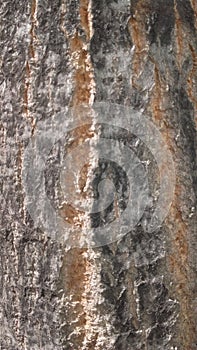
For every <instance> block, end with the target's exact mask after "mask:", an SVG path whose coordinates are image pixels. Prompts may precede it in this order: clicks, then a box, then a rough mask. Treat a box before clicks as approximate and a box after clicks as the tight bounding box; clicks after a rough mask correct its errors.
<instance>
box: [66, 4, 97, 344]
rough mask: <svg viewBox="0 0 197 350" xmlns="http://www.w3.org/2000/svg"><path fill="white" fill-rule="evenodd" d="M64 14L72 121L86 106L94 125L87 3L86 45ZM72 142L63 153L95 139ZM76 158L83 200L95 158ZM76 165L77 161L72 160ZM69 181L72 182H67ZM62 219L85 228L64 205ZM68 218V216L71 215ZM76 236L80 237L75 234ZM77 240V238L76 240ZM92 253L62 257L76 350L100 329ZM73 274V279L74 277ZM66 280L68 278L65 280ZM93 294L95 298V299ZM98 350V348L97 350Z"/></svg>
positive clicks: (84, 135) (85, 129) (85, 133)
mask: <svg viewBox="0 0 197 350" xmlns="http://www.w3.org/2000/svg"><path fill="white" fill-rule="evenodd" d="M65 14H66V6H65V5H64V4H63V5H62V24H61V28H62V31H63V32H64V34H65V36H66V38H67V40H68V42H69V47H70V56H71V63H72V66H73V68H74V76H73V80H74V83H75V86H74V92H73V95H72V100H71V103H70V106H71V107H72V108H73V109H74V110H75V111H76V117H77V118H78V119H79V122H80V106H81V105H83V104H84V105H87V106H89V108H87V115H88V117H89V119H88V123H89V122H90V121H91V123H92V124H93V125H94V113H93V111H92V109H91V105H92V104H93V102H94V95H95V82H94V70H93V66H92V63H91V57H90V53H89V44H90V40H91V37H92V35H93V25H92V14H91V0H90V1H89V0H81V1H80V4H79V14H80V21H81V26H82V28H83V30H84V32H85V34H86V41H85V42H84V41H83V40H82V38H80V37H79V35H78V33H77V32H75V34H74V35H73V36H70V35H69V33H68V32H67V30H66V28H65V26H64V25H63V20H64V15H65ZM72 136H73V138H74V140H75V141H74V142H73V143H72V144H71V145H68V147H67V151H71V150H72V148H75V147H76V145H77V144H78V143H79V141H80V142H85V141H86V140H87V139H90V138H92V137H94V136H95V132H94V130H93V129H92V128H91V126H86V125H84V126H82V127H80V128H78V129H76V130H74V132H73V134H72ZM79 157H84V159H85V160H86V166H85V167H84V169H82V170H81V173H80V178H79V179H78V185H79V189H80V196H81V197H83V198H84V200H86V196H87V193H86V188H87V187H88V184H89V182H90V181H91V176H92V170H93V164H94V161H93V159H94V158H95V157H96V155H95V154H94V152H93V151H92V150H91V149H90V152H89V154H84V155H83V154H81V153H80V154H79ZM76 162H77V160H76ZM71 181H72V179H71ZM61 211H63V215H64V218H66V220H67V221H70V222H71V223H72V224H74V225H76V224H77V225H78V226H79V232H80V228H81V229H82V228H83V226H84V225H85V224H86V221H87V218H86V214H85V213H84V212H79V211H78V210H76V208H73V207H71V206H70V205H69V204H68V203H66V204H65V205H64V206H63V208H62V209H61ZM71 214H72V215H71ZM79 235H80V233H79ZM76 238H77V239H78V240H79V239H80V237H76ZM70 260H71V261H73V264H75V265H76V266H77V268H75V266H70V265H69V264H70V263H69V261H70ZM96 260H97V259H96V253H95V252H94V251H93V250H91V249H82V250H81V249H71V250H70V251H68V252H67V253H66V254H65V258H64V271H62V273H61V275H62V276H63V275H64V277H63V278H64V279H65V283H66V285H65V290H66V293H68V294H69V295H70V296H71V298H74V299H75V298H76V297H77V303H75V302H73V301H71V303H70V308H71V312H70V313H69V315H70V316H71V317H72V315H73V313H74V314H75V315H76V318H77V319H78V321H77V324H76V325H75V329H78V334H77V332H76V333H75V334H74V338H73V341H72V343H73V344H74V345H75V347H76V349H81V350H93V349H97V343H98V342H99V337H100V333H101V331H102V329H100V328H99V324H98V323H99V321H98V319H99V316H98V312H97V305H96V303H97V300H98V299H99V298H101V286H100V271H99V270H98V267H97V266H96ZM75 274H76V276H74V275H75ZM66 276H70V277H66ZM67 278H68V279H70V283H67V282H66V279H67ZM95 291H97V296H96V297H95V295H94V294H95ZM99 349H100V348H99Z"/></svg>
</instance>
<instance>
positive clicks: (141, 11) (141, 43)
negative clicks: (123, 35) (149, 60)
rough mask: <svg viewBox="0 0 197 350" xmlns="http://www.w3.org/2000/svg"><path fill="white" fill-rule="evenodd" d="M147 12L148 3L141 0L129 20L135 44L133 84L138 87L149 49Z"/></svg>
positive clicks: (129, 28) (129, 27)
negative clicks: (138, 79)
mask: <svg viewBox="0 0 197 350" xmlns="http://www.w3.org/2000/svg"><path fill="white" fill-rule="evenodd" d="M146 12H147V7H146V4H145V3H144V1H143V0H139V1H138V3H137V5H136V7H135V11H134V15H133V16H132V17H131V18H130V19H129V21H128V30H129V33H130V35H131V38H132V41H133V43H134V45H135V51H134V56H133V60H132V68H133V69H132V70H133V77H132V86H133V87H136V88H138V86H137V82H136V81H137V78H138V77H139V75H140V73H141V72H142V70H143V68H144V63H145V59H146V57H147V51H148V41H147V37H146V28H145V21H144V19H145V14H146Z"/></svg>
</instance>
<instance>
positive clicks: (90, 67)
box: [0, 0, 197, 350]
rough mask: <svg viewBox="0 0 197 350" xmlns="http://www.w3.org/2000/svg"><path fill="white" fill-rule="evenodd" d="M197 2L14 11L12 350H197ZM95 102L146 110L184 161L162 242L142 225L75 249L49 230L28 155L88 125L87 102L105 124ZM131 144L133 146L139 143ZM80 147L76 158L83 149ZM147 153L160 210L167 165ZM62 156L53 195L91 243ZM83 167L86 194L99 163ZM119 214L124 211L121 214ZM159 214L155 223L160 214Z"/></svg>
mask: <svg viewBox="0 0 197 350" xmlns="http://www.w3.org/2000/svg"><path fill="white" fill-rule="evenodd" d="M196 4H197V3H196V0H184V1H183V0H174V1H173V0H130V1H129V0H114V1H112V0H53V1H50V0H42V1H41V0H32V1H30V0H26V1H22V0H18V1H13V0H12V1H11V0H5V1H2V2H1V4H0V28H1V30H0V36H1V40H0V65H1V69H0V110H1V120H0V145H1V162H0V167H1V182H0V185H1V195H0V200H1V204H0V220H1V231H0V244H1V264H0V269H1V280H0V281H1V282H0V348H1V349H2V350H22V349H26V350H38V349H43V350H44V349H45V350H50V349H51V350H52V349H57V350H93V349H94V350H101V349H105V350H137V349H141V350H142V349H143V350H159V349H161V350H195V349H197V339H196V334H197V333H196V329H195V327H196V323H197V318H196V314H197V303H196V296H197V292H196V291H197V286H196V279H197V274H196V270H197V269H196V263H197V254H196V231H197V230H196V219H197V217H196V193H197V178H196V144H197V143H196V126H197V39H196V38H197V5H196ZM94 102H106V103H114V104H119V105H123V106H128V107H132V108H134V110H136V111H138V112H140V113H142V114H143V115H144V116H146V118H148V120H150V121H151V122H153V123H154V125H155V126H156V127H157V129H158V130H159V132H160V133H161V135H162V137H163V139H164V140H165V143H166V145H167V146H168V148H169V150H170V152H171V154H172V157H173V160H174V165H175V170H176V185H175V191H174V197H173V202H172V205H171V208H170V211H169V213H168V216H167V217H166V219H165V221H164V222H163V223H162V226H161V227H160V228H159V229H158V230H156V231H155V232H153V233H151V234H150V233H148V232H146V230H145V229H144V228H143V225H142V223H143V220H145V217H142V221H141V222H139V224H138V225H137V226H136V227H135V228H131V229H130V230H128V234H127V235H125V236H124V237H123V239H122V240H120V241H118V242H113V243H111V244H109V245H105V246H101V247H97V248H95V249H93V248H85V247H82V248H73V247H69V246H68V245H66V244H63V243H61V242H60V241H59V240H58V239H57V240H55V239H52V237H51V235H50V234H49V232H43V230H41V229H39V228H37V227H36V226H35V224H34V221H33V219H32V217H31V215H30V214H29V212H28V210H27V205H26V193H25V190H24V187H23V181H22V169H23V165H24V152H25V149H26V147H27V145H28V143H29V141H30V140H31V139H32V137H33V136H34V135H35V134H36V130H37V125H38V124H39V123H40V122H45V121H49V122H50V121H51V123H52V122H53V118H54V115H56V114H57V113H62V114H64V113H65V110H66V108H67V107H70V108H72V109H73V110H74V111H75V112H76V115H77V118H79V119H78V120H77V122H80V113H77V111H78V110H79V108H80V106H81V105H82V104H86V105H87V106H88V108H87V113H88V117H89V119H88V120H91V118H92V121H93V122H94V113H93V110H94V107H93V103H94ZM91 133H92V129H89V128H88V127H84V126H83V127H81V128H78V129H76V130H75V131H74V133H73V134H72V135H71V136H72V137H71V139H72V140H74V141H73V142H76V143H77V142H78V140H79V139H81V140H82V141H85V140H86V139H87V138H91V135H92V134H91ZM97 136H98V135H97ZM118 137H119V138H121V137H122V138H123V141H125V142H127V143H128V144H129V142H130V144H132V140H130V139H129V136H128V135H126V136H124V135H123V136H121V135H119V136H117V139H118ZM76 140H77V141H76ZM69 142H70V141H68V144H67V150H69V149H71V148H72V147H73V143H71V142H70V143H69ZM69 147H70V148H69ZM140 147H141V148H138V149H137V150H136V152H137V153H138V156H139V158H140V157H141V160H142V161H149V163H147V164H149V166H148V173H149V182H150V187H151V189H152V192H151V198H152V199H154V195H155V196H156V192H157V191H159V185H158V174H157V166H156V164H155V162H154V157H153V156H152V155H151V154H150V152H148V149H147V147H145V146H143V145H141V146H140ZM61 155H62V153H61V152H60V154H59V150H58V146H57V147H54V149H53V150H52V151H51V153H50V155H49V158H48V162H47V164H46V171H45V176H46V188H47V194H48V197H49V198H50V200H51V201H52V202H54V203H55V204H54V206H55V208H56V209H57V210H59V212H60V213H61V215H62V217H64V219H65V220H67V222H68V223H69V224H71V225H78V227H79V235H80V227H81V225H82V224H81V222H83V220H82V219H81V217H82V215H83V213H82V212H81V211H78V210H77V209H76V208H75V206H74V205H72V203H69V204H68V203H66V204H64V205H63V206H61V208H60V207H58V205H59V204H60V203H59V199H58V186H59V185H58V182H57V175H58V174H57V173H56V170H57V169H58V164H59V163H58V161H59V159H60V158H61ZM80 157H86V159H87V167H86V168H84V169H83V170H82V173H81V180H80V181H81V182H80V190H81V192H83V190H84V188H85V186H86V182H87V180H88V174H89V173H90V172H91V170H92V169H93V167H94V164H93V163H92V161H91V160H92V157H94V154H93V155H92V154H89V153H88V154H80ZM95 157H96V155H95ZM98 168H99V167H98ZM101 169H103V168H102V166H100V168H99V171H100V172H102V171H101ZM112 173H113V174H115V175H113V179H114V181H115V182H116V184H117V186H119V185H118V184H121V183H123V182H121V181H123V180H124V176H123V175H121V174H122V173H121V174H120V175H117V168H116V171H115V170H114V172H113V170H112ZM99 174H100V173H99ZM99 176H100V175H99ZM124 181H126V180H124ZM84 199H86V194H85V193H84ZM153 202H154V201H153ZM118 205H119V204H118V202H114V205H113V208H111V212H112V214H113V215H114V217H116V216H117V215H118V214H117V213H118V210H119V208H118ZM153 207H154V203H153ZM111 212H110V213H111ZM110 213H108V212H106V213H105V215H104V216H101V215H100V216H99V215H95V216H93V217H92V228H94V227H98V226H99V225H101V222H102V220H103V218H104V219H105V220H109V217H110V215H112V214H110ZM146 215H150V216H151V215H152V207H149V211H148V213H147V212H146ZM81 220H82V221H81ZM79 238H80V237H77V239H79Z"/></svg>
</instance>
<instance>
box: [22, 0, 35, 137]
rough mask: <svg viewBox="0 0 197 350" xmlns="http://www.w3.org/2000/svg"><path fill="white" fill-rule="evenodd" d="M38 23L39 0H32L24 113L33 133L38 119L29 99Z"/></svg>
mask: <svg viewBox="0 0 197 350" xmlns="http://www.w3.org/2000/svg"><path fill="white" fill-rule="evenodd" d="M36 24H37V0H32V4H31V29H30V44H29V48H28V59H27V62H26V77H25V87H24V113H25V114H26V116H27V118H28V119H29V120H30V123H31V127H32V135H33V134H34V131H35V125H36V121H35V120H34V118H33V117H32V116H31V115H30V111H29V101H30V94H31V62H32V61H34V60H35V59H36V52H35V47H34V40H35V38H36V37H35V26H36Z"/></svg>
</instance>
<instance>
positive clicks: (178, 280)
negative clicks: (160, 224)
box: [166, 184, 195, 350]
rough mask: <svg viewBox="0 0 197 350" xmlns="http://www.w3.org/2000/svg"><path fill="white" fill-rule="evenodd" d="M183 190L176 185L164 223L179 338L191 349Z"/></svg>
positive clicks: (192, 335) (191, 316) (192, 330)
mask: <svg viewBox="0 0 197 350" xmlns="http://www.w3.org/2000/svg"><path fill="white" fill-rule="evenodd" d="M182 191H184V188H182V186H181V185H180V184H177V185H176V189H175V197H174V201H173V203H172V206H171V210H170V213H169V216H168V219H167V221H166V224H167V226H171V227H172V230H173V237H172V238H171V239H172V241H171V244H172V246H171V254H169V255H168V257H167V262H168V266H169V269H170V271H171V273H172V275H173V276H174V284H175V291H176V297H177V299H178V301H179V303H180V315H179V327H180V329H181V332H180V334H179V337H180V339H181V344H182V345H183V347H184V349H188V350H190V349H192V344H193V342H194V341H195V321H194V313H193V309H192V306H191V305H192V304H191V302H192V299H193V298H192V293H191V291H190V278H191V276H190V271H189V263H188V255H189V245H188V236H189V234H188V227H187V224H186V223H185V222H184V220H183V218H182V214H181V210H180V207H181V199H180V195H181V192H182Z"/></svg>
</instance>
